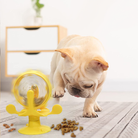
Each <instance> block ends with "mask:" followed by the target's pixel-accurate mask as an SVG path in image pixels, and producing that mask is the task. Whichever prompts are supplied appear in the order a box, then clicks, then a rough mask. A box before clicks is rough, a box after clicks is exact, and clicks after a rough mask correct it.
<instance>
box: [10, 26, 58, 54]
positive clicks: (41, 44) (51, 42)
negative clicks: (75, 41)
mask: <svg viewBox="0 0 138 138" xmlns="http://www.w3.org/2000/svg"><path fill="white" fill-rule="evenodd" d="M7 38H8V39H7V50H9V51H18V50H23V51H25V50H29V51H30V50H54V49H56V47H57V45H58V28H57V27H40V28H38V29H33V30H27V29H25V28H14V29H13V28H9V29H8V31H7Z"/></svg>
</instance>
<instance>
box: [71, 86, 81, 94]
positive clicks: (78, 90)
mask: <svg viewBox="0 0 138 138" xmlns="http://www.w3.org/2000/svg"><path fill="white" fill-rule="evenodd" d="M72 90H73V91H74V92H76V93H79V92H81V90H80V89H78V88H75V87H72Z"/></svg>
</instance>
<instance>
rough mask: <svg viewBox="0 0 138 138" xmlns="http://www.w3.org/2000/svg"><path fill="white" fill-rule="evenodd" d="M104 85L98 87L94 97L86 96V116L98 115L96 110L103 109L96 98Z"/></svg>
mask: <svg viewBox="0 0 138 138" xmlns="http://www.w3.org/2000/svg"><path fill="white" fill-rule="evenodd" d="M101 90H102V87H100V88H98V89H97V90H96V92H95V93H94V95H93V97H92V98H86V100H85V103H84V109H83V116H84V117H98V115H97V114H96V113H95V111H101V108H100V106H99V105H98V104H97V102H96V98H97V96H98V95H99V93H100V92H101Z"/></svg>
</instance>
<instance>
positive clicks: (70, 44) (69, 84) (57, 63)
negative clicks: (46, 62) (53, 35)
mask: <svg viewBox="0 0 138 138" xmlns="http://www.w3.org/2000/svg"><path fill="white" fill-rule="evenodd" d="M56 51H57V52H56V53H55V54H54V56H53V58H52V63H51V74H50V79H51V82H52V84H53V86H54V89H53V97H55V98H60V97H63V96H64V92H65V90H64V89H65V88H66V89H67V90H68V92H69V93H70V94H71V95H72V96H76V97H83V98H86V100H85V104H84V109H83V116H84V117H98V115H97V114H96V113H95V111H101V108H100V106H99V105H98V103H97V102H96V98H97V96H98V95H99V93H100V92H101V90H102V85H103V82H104V81H105V78H106V70H107V69H108V63H107V62H106V60H105V58H106V56H105V51H104V47H103V46H102V44H101V42H100V41H99V40H98V39H96V38H94V37H91V36H86V37H82V36H78V35H71V36H68V37H66V38H64V39H63V40H62V41H61V42H60V43H59V46H58V48H57V50H56Z"/></svg>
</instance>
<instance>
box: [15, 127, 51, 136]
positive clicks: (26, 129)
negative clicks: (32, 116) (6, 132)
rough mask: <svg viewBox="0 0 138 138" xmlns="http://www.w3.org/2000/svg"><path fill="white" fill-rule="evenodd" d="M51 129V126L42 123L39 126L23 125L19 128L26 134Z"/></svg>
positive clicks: (45, 131)
mask: <svg viewBox="0 0 138 138" xmlns="http://www.w3.org/2000/svg"><path fill="white" fill-rule="evenodd" d="M49 131H51V128H50V127H49V126H44V125H41V126H39V127H28V126H26V127H23V128H20V129H19V130H18V132H19V133H21V134H25V135H39V134H44V133H47V132H49Z"/></svg>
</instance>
